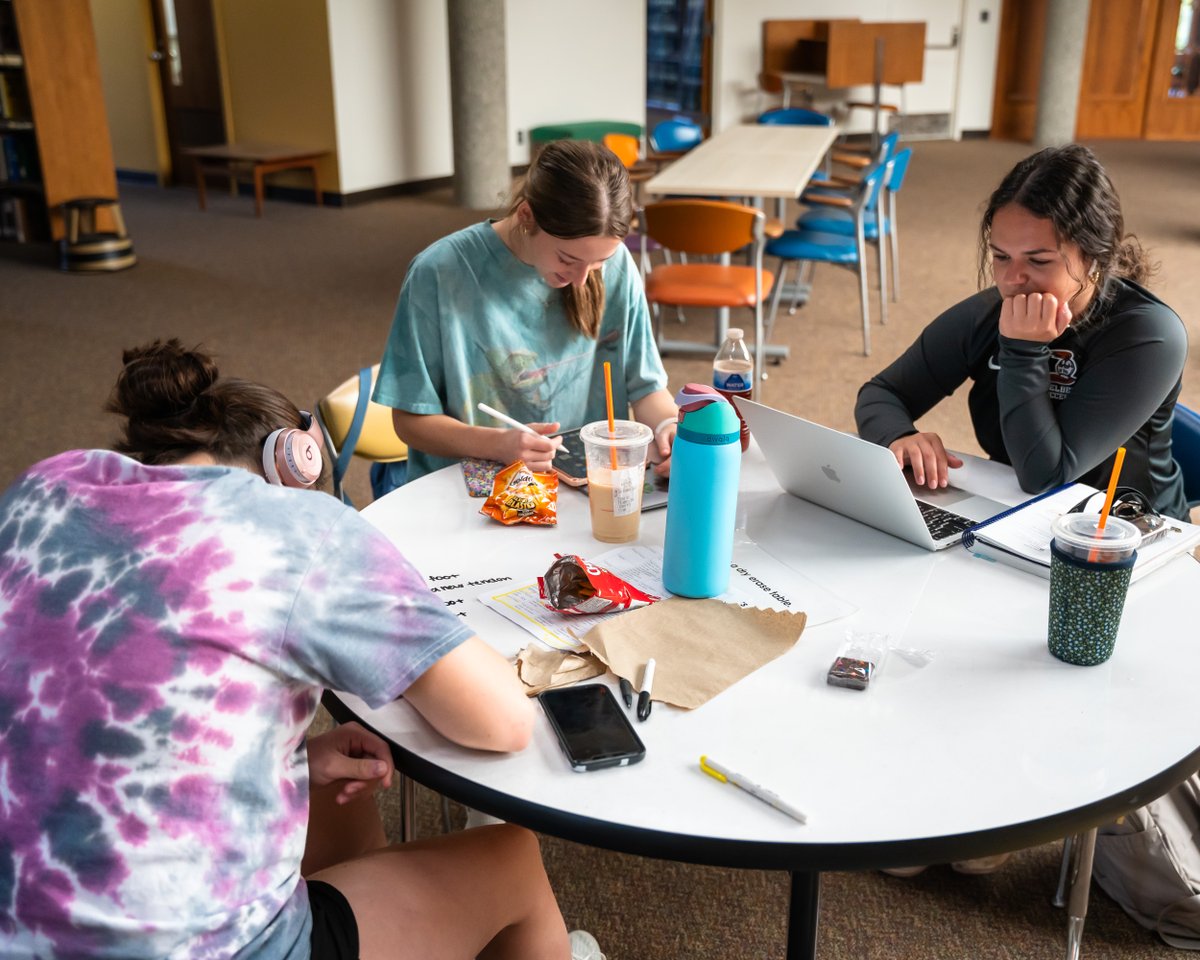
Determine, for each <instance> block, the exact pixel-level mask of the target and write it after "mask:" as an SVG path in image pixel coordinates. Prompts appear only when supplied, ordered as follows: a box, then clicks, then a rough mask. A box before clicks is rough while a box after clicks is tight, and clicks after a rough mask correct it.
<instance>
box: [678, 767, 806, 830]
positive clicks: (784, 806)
mask: <svg viewBox="0 0 1200 960" xmlns="http://www.w3.org/2000/svg"><path fill="white" fill-rule="evenodd" d="M700 769H701V770H703V771H704V772H705V773H707V774H708V775H709V776H710V777H712V778H714V779H716V780H720V781H721V782H722V783H732V784H733V785H734V786H735V787H741V788H742V789H743V790H745V791H746V792H747V793H748V794H750V796H752V797H757V798H758V799H759V800H761V801H762V802H763V803H768V804H770V805H771V806H772V807H774V808H775V809H776V810H778V811H779V812H780V813H786V814H787V815H788V816H789V817H791V818H792V819H793V820H798V821H799V822H800V823H808V817H806V816H805V815H804V814H803V812H801V811H800V810H797V809H796V808H795V807H793V806H792V805H791V804H790V803H788V802H787V801H786V800H784V799H782V798H781V797H780V796H779V795H778V794H776V793H773V792H772V791H770V790H768V789H767V788H766V787H760V786H759V785H758V784H757V783H755V782H754V781H753V780H747V779H746V778H745V777H743V776H742V775H741V774H740V773H734V772H733V771H732V770H730V769H729V768H728V767H723V766H721V764H719V763H717V761H716V760H714V759H713V758H712V757H707V756H702V757H701V758H700Z"/></svg>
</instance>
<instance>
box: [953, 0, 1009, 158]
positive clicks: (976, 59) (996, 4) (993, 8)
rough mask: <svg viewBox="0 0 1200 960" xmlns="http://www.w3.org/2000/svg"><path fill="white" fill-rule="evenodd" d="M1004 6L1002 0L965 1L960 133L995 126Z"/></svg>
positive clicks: (960, 59) (959, 85)
mask: <svg viewBox="0 0 1200 960" xmlns="http://www.w3.org/2000/svg"><path fill="white" fill-rule="evenodd" d="M1002 5H1003V4H1002V0H963V14H962V27H963V33H962V50H961V52H960V56H959V58H958V71H959V73H958V115H957V116H956V117H955V131H956V133H960V134H961V133H962V131H963V130H989V129H991V126H992V99H993V94H994V92H995V87H996V56H997V53H998V51H999V48H1000V8H1001V6H1002Z"/></svg>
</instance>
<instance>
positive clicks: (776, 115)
mask: <svg viewBox="0 0 1200 960" xmlns="http://www.w3.org/2000/svg"><path fill="white" fill-rule="evenodd" d="M758 122H759V123H765V124H771V125H774V126H789V127H832V126H833V117H829V116H826V115H825V114H823V113H818V112H817V111H816V110H806V109H804V107H777V108H776V109H774V110H764V111H763V112H762V113H760V114H759V115H758Z"/></svg>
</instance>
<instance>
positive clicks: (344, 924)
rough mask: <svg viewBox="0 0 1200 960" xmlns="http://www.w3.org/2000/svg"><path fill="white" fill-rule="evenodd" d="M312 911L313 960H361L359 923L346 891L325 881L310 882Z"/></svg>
mask: <svg viewBox="0 0 1200 960" xmlns="http://www.w3.org/2000/svg"><path fill="white" fill-rule="evenodd" d="M307 884H308V905H309V908H310V909H311V910H312V960H358V921H357V920H355V919H354V911H353V910H351V909H350V902H349V901H348V900H347V899H346V898H345V897H344V896H342V891H341V890H339V889H338V888H337V887H335V886H333V885H332V884H328V883H325V882H323V881H321V880H309V881H307Z"/></svg>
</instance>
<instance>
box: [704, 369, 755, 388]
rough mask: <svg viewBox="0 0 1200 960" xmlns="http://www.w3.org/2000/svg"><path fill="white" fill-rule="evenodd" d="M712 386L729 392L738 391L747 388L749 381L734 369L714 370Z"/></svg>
mask: <svg viewBox="0 0 1200 960" xmlns="http://www.w3.org/2000/svg"><path fill="white" fill-rule="evenodd" d="M713 386H714V387H716V388H717V389H718V390H728V391H729V392H730V393H738V392H741V391H743V390H749V389H750V381H749V380H747V379H746V378H745V377H743V376H742V375H741V374H740V373H738V372H737V371H736V370H735V371H733V372H732V373H726V372H725V371H723V370H714V371H713Z"/></svg>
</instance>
